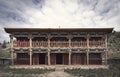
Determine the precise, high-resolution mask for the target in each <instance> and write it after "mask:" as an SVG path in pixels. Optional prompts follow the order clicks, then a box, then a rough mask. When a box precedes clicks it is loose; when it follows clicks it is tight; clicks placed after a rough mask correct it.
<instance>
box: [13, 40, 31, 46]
mask: <svg viewBox="0 0 120 77" xmlns="http://www.w3.org/2000/svg"><path fill="white" fill-rule="evenodd" d="M29 46H30V43H29V41H13V47H29Z"/></svg>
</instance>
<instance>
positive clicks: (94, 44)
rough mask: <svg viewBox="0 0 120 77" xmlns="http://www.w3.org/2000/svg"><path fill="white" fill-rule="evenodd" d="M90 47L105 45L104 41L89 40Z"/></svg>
mask: <svg viewBox="0 0 120 77" xmlns="http://www.w3.org/2000/svg"><path fill="white" fill-rule="evenodd" d="M89 46H90V47H105V41H89Z"/></svg>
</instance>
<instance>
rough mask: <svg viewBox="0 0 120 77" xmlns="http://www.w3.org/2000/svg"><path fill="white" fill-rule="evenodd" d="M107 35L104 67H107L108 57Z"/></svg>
mask: <svg viewBox="0 0 120 77" xmlns="http://www.w3.org/2000/svg"><path fill="white" fill-rule="evenodd" d="M107 42H108V41H107V34H106V35H105V47H106V51H105V65H107V56H108V43H107Z"/></svg>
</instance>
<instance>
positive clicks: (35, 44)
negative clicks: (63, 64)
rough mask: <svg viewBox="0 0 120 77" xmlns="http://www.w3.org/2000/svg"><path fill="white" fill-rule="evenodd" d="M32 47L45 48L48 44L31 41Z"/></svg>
mask: <svg viewBox="0 0 120 77" xmlns="http://www.w3.org/2000/svg"><path fill="white" fill-rule="evenodd" d="M32 46H33V47H47V46H48V42H47V41H32Z"/></svg>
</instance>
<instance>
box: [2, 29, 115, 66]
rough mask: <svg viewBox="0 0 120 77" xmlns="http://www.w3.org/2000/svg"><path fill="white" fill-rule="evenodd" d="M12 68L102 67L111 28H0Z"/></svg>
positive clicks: (105, 61) (105, 60) (105, 59)
mask: <svg viewBox="0 0 120 77" xmlns="http://www.w3.org/2000/svg"><path fill="white" fill-rule="evenodd" d="M4 29H5V31H6V32H7V33H9V35H10V52H11V62H12V65H106V64H107V53H108V52H109V51H108V43H107V39H108V38H107V35H108V34H109V33H111V32H112V31H113V28H4Z"/></svg>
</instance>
